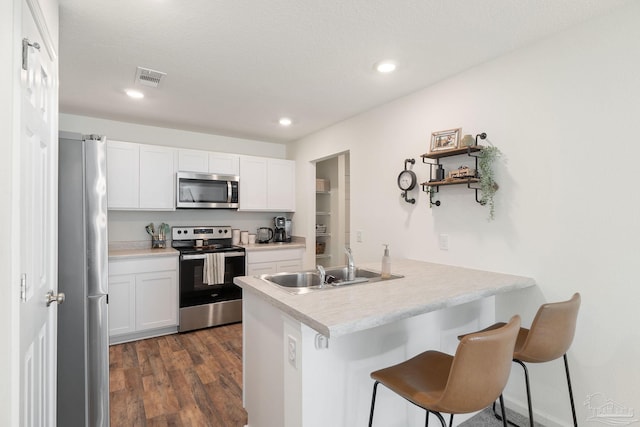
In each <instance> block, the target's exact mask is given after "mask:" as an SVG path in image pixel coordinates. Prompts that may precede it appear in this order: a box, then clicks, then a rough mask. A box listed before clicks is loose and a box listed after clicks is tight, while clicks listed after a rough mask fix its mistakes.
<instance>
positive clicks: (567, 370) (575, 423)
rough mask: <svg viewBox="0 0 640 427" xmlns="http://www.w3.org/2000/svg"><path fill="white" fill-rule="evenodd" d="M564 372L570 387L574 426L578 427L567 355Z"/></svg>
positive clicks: (565, 355) (565, 356)
mask: <svg viewBox="0 0 640 427" xmlns="http://www.w3.org/2000/svg"><path fill="white" fill-rule="evenodd" d="M563 357H564V370H565V372H566V373H567V386H568V387H569V400H570V401H571V415H573V425H574V427H578V419H577V418H576V405H575V404H574V403H573V390H572V389H571V377H570V376H569V362H568V361H567V354H566V353H565V354H564V356H563Z"/></svg>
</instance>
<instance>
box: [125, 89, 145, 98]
mask: <svg viewBox="0 0 640 427" xmlns="http://www.w3.org/2000/svg"><path fill="white" fill-rule="evenodd" d="M125 93H126V94H127V95H129V96H130V97H131V98H134V99H140V98H144V93H142V92H140V91H137V90H131V89H127V90H125Z"/></svg>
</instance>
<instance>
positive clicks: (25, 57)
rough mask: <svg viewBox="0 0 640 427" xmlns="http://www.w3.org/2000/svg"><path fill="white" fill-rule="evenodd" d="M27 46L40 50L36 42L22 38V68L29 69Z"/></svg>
mask: <svg viewBox="0 0 640 427" xmlns="http://www.w3.org/2000/svg"><path fill="white" fill-rule="evenodd" d="M29 47H32V48H34V49H38V50H40V44H39V43H38V42H33V43H31V42H30V41H29V39H28V38H26V37H25V38H23V39H22V69H23V70H25V71H27V70H29Z"/></svg>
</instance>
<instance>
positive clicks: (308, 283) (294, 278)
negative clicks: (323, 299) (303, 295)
mask: <svg viewBox="0 0 640 427" xmlns="http://www.w3.org/2000/svg"><path fill="white" fill-rule="evenodd" d="M260 278H261V279H263V280H267V281H269V282H272V283H275V284H276V285H279V286H283V287H285V288H310V287H313V286H320V275H319V274H318V273H316V272H314V271H302V272H299V273H277V274H263V275H262V276H260Z"/></svg>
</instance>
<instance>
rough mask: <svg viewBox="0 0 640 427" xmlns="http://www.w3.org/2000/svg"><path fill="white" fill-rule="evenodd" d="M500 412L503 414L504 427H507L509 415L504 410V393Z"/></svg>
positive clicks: (501, 398)
mask: <svg viewBox="0 0 640 427" xmlns="http://www.w3.org/2000/svg"><path fill="white" fill-rule="evenodd" d="M494 405H495V403H494ZM494 408H495V406H494ZM500 412H502V427H507V422H508V421H507V413H506V411H505V409H504V398H503V397H502V393H500Z"/></svg>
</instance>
